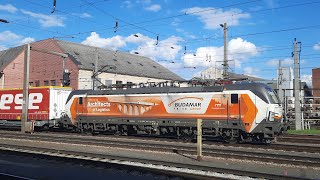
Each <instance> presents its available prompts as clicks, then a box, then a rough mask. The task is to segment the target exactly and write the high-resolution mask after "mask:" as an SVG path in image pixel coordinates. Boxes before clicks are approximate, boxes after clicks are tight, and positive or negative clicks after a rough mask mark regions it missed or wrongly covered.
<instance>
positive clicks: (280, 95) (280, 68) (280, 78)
mask: <svg viewBox="0 0 320 180" xmlns="http://www.w3.org/2000/svg"><path fill="white" fill-rule="evenodd" d="M278 73H279V74H278V96H279V99H280V103H281V104H282V103H283V97H284V96H283V90H282V82H283V79H282V78H283V74H282V67H281V60H279V68H278Z"/></svg>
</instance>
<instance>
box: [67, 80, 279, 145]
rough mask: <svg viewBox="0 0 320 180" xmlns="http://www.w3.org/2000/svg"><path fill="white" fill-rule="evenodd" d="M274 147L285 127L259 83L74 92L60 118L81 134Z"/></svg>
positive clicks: (270, 92)
mask: <svg viewBox="0 0 320 180" xmlns="http://www.w3.org/2000/svg"><path fill="white" fill-rule="evenodd" d="M199 118H200V119H202V120H203V124H202V129H203V130H202V133H203V137H205V138H219V139H222V140H225V141H238V142H247V141H249V142H260V143H270V142H271V141H272V140H273V139H274V138H275V137H276V134H277V133H278V132H279V131H280V129H281V128H282V107H281V105H280V103H279V100H278V97H277V96H276V94H275V92H274V91H273V90H272V89H271V88H270V87H269V86H267V85H265V84H261V83H247V84H227V85H223V86H208V87H183V88H182V87H145V88H128V89H117V90H75V91H72V92H71V93H70V95H69V97H68V99H67V102H66V114H65V115H64V116H63V118H62V119H61V124H62V126H63V127H65V128H73V129H77V130H79V131H81V132H91V133H111V134H119V135H152V136H166V137H178V138H191V139H192V138H195V137H196V135H197V127H196V119H199Z"/></svg>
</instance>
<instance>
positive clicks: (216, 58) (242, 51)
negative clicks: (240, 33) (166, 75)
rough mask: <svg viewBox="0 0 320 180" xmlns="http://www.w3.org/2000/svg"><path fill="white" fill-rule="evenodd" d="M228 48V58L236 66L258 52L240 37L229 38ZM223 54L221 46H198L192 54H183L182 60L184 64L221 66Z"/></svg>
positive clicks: (252, 45)
mask: <svg viewBox="0 0 320 180" xmlns="http://www.w3.org/2000/svg"><path fill="white" fill-rule="evenodd" d="M228 49H229V51H228V53H229V59H233V60H234V61H235V62H234V63H233V64H235V65H236V66H237V67H240V63H241V61H243V60H246V59H248V58H250V57H253V56H256V55H257V54H258V48H257V47H256V46H255V45H254V44H253V43H251V42H248V41H246V40H243V39H242V38H237V39H231V40H230V41H229V43H228ZM223 56H224V54H223V46H220V47H200V48H198V49H197V51H196V52H195V53H194V54H191V53H187V54H185V55H184V56H183V61H184V63H185V65H186V66H203V67H210V66H211V67H221V64H222V61H223Z"/></svg>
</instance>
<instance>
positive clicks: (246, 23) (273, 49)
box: [0, 0, 320, 85]
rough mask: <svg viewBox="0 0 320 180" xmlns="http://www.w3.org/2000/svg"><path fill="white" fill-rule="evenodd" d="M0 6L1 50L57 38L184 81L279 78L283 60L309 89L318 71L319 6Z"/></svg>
mask: <svg viewBox="0 0 320 180" xmlns="http://www.w3.org/2000/svg"><path fill="white" fill-rule="evenodd" d="M53 4H54V0H41V1H39V0H23V1H21V0H0V19H4V20H7V21H8V22H9V23H0V50H5V49H8V48H12V47H16V46H19V45H22V44H25V43H29V42H34V41H40V40H44V39H47V38H55V39H59V40H63V41H70V42H75V43H82V44H85V45H90V46H97V47H100V48H104V49H111V50H117V51H121V52H128V53H132V54H136V55H139V56H146V57H149V58H151V59H152V60H154V61H156V62H158V63H160V64H161V65H163V66H165V67H167V68H169V69H170V70H171V71H173V72H174V73H176V74H178V75H179V76H181V77H183V78H185V79H191V78H192V77H193V76H194V75H196V74H199V72H201V71H203V70H205V69H207V68H210V67H215V68H222V66H221V64H222V61H223V45H224V38H223V28H222V27H221V26H220V24H224V23H227V29H228V39H227V41H228V60H229V61H228V64H229V71H230V72H234V73H239V74H246V75H251V76H255V77H260V78H265V79H269V80H271V79H277V68H278V64H279V60H281V64H282V66H283V67H293V57H292V52H293V44H294V39H295V38H296V39H297V42H298V44H297V45H298V50H299V51H300V54H299V55H300V56H299V57H300V70H301V71H300V77H301V79H302V81H305V82H307V83H308V84H309V85H310V82H311V74H312V69H313V68H318V67H319V65H320V61H319V59H320V31H319V30H320V20H319V18H320V11H319V8H320V0H305V1H301V0H224V1H222V0H123V1H121V0H68V1H62V0H56V6H55V7H54V6H53Z"/></svg>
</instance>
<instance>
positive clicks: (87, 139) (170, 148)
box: [0, 132, 320, 167]
mask: <svg viewBox="0 0 320 180" xmlns="http://www.w3.org/2000/svg"><path fill="white" fill-rule="evenodd" d="M0 134H1V138H7V139H24V140H33V141H43V142H57V143H66V144H80V145H81V144H86V145H92V146H104V147H117V148H126V149H141V150H149V151H160V152H174V153H178V154H190V155H196V154H197V151H196V144H195V143H177V142H168V141H167V142H165V141H153V140H140V139H131V138H130V139H125V138H108V137H93V136H74V135H72V136H64V135H57V134H39V135H38V134H32V135H25V134H20V133H17V132H14V133H12V134H8V133H6V134H2V133H0ZM264 147H267V148H256V147H255V148H251V146H250V147H244V145H241V146H235V145H229V144H228V145H216V144H210V145H207V144H206V145H204V146H203V155H204V156H209V157H221V158H234V159H242V160H252V161H258V162H271V163H277V164H291V165H304V166H312V167H320V156H319V154H317V153H306V152H303V153H301V152H290V153H287V152H286V151H283V149H284V147H290V148H292V149H294V148H297V147H296V146H295V145H291V146H289V145H288V144H286V145H283V144H282V145H280V144H277V145H276V146H274V145H273V146H264ZM268 147H272V148H273V151H270V150H269V149H268ZM275 147H277V148H278V149H280V150H275V149H274V148H275ZM290 148H288V149H290ZM304 148H308V147H304ZM314 148H317V149H318V151H317V152H319V150H320V146H318V147H314Z"/></svg>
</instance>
